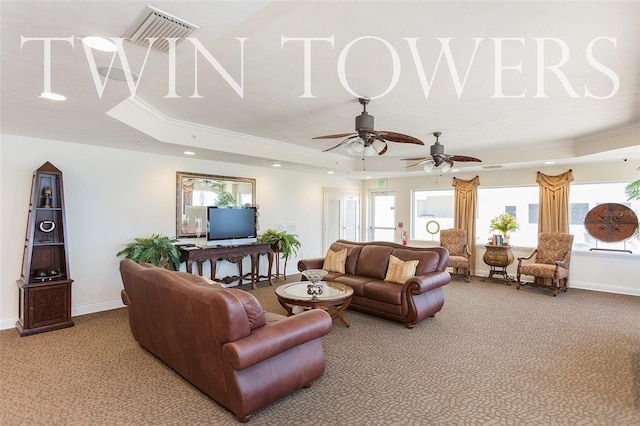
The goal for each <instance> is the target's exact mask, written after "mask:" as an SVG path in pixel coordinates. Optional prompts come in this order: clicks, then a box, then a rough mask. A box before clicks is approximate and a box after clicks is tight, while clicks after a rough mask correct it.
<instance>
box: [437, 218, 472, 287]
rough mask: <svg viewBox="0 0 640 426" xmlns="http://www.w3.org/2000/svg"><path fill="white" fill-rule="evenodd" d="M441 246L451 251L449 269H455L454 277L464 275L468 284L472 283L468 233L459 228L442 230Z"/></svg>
mask: <svg viewBox="0 0 640 426" xmlns="http://www.w3.org/2000/svg"><path fill="white" fill-rule="evenodd" d="M440 246H442V247H444V248H446V249H447V250H449V263H447V267H449V268H453V273H454V275H463V276H464V280H465V281H466V282H469V281H471V260H470V258H471V253H470V252H469V246H468V245H467V231H465V230H464V229H458V228H451V229H443V230H441V231H440ZM461 271H462V272H461Z"/></svg>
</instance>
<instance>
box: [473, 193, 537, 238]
mask: <svg viewBox="0 0 640 426" xmlns="http://www.w3.org/2000/svg"><path fill="white" fill-rule="evenodd" d="M538 197H539V191H538V186H518V187H509V188H482V187H480V188H478V217H477V220H476V244H486V243H487V242H488V241H489V239H490V238H491V236H492V235H493V231H491V230H490V229H489V224H490V223H491V219H493V218H494V217H496V216H498V215H499V214H502V213H509V214H511V215H512V216H515V217H516V219H517V220H518V225H519V226H520V228H519V229H516V230H514V231H511V241H510V243H511V245H516V246H525V247H535V246H537V245H538V204H537V201H538Z"/></svg>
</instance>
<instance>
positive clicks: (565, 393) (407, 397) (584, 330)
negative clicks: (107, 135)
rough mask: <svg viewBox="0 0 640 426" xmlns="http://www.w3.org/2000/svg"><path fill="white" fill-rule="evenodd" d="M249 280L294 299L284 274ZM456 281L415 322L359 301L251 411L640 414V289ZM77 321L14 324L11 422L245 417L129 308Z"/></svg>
mask: <svg viewBox="0 0 640 426" xmlns="http://www.w3.org/2000/svg"><path fill="white" fill-rule="evenodd" d="M295 279H296V276H293V277H291V276H290V277H289V278H288V280H287V282H292V281H294V280H295ZM283 283H285V282H284V281H282V280H281V281H279V282H278V284H283ZM243 288H247V287H243ZM249 291H251V293H252V294H254V295H255V296H256V297H257V298H258V300H260V302H261V304H262V306H263V308H264V309H265V310H267V311H271V312H278V313H284V310H283V309H282V308H281V307H280V305H279V304H278V303H277V300H276V297H275V294H274V287H272V286H265V285H264V283H262V284H261V286H260V287H259V288H258V289H257V290H249ZM444 295H445V304H444V307H443V310H442V311H441V312H439V313H438V314H437V315H436V316H435V317H434V318H428V319H427V320H425V321H422V322H421V323H419V324H418V325H417V326H416V327H415V328H414V329H413V330H409V329H407V328H405V327H404V326H403V325H402V324H398V323H394V322H391V321H388V320H384V319H379V318H376V317H373V316H369V315H365V314H361V313H358V312H355V311H351V310H347V311H346V312H345V318H347V320H348V321H350V322H351V327H345V326H344V325H342V323H340V322H339V321H335V322H334V324H333V330H332V331H331V333H330V334H329V335H327V336H325V337H324V338H323V345H324V349H325V354H326V358H327V368H326V372H325V374H324V375H323V376H322V377H321V378H320V379H319V380H317V381H316V382H315V383H314V384H313V385H312V386H311V387H310V388H308V389H301V390H299V391H297V392H295V393H293V394H291V395H289V396H287V397H285V398H282V399H281V400H279V401H277V402H275V403H273V404H271V405H269V406H267V407H265V408H263V409H261V410H259V411H258V412H256V413H255V414H254V416H253V418H252V420H251V421H250V423H249V424H251V425H254V426H257V425H358V426H360V425H639V424H640V297H634V296H624V295H616V294H608V293H599V292H593V291H586V290H577V289H570V290H569V291H568V292H567V293H560V294H559V295H558V297H552V296H551V294H550V292H549V291H547V290H544V289H538V288H531V287H525V288H522V289H520V290H516V289H515V287H513V286H506V285H504V284H501V283H499V281H495V282H493V281H487V282H481V281H480V280H478V279H474V280H472V282H471V283H466V282H464V281H461V280H457V279H453V280H452V282H451V283H450V284H449V285H447V286H445V287H444ZM74 321H75V326H74V327H72V328H68V329H63V330H57V331H53V332H49V333H42V334H38V335H33V336H29V337H23V338H21V337H19V336H18V333H17V331H16V330H15V329H12V330H4V331H2V332H0V374H1V376H0V384H1V389H2V397H1V398H0V424H2V425H23V424H43V425H45V424H46V425H89V424H91V425H152V424H153V425H226V424H228V425H235V424H238V423H237V422H236V420H235V418H234V417H233V415H232V414H231V413H230V412H228V411H227V410H225V409H224V408H222V407H221V406H219V405H218V404H216V403H215V401H212V400H211V399H210V398H208V397H207V396H206V395H205V394H203V393H202V392H200V391H198V390H197V389H196V388H194V387H193V386H192V385H191V384H189V383H188V382H186V381H185V380H183V379H182V378H181V377H180V376H179V375H177V374H176V373H175V372H173V370H171V369H170V368H168V367H167V366H166V365H164V364H163V363H162V362H160V361H159V360H157V359H156V358H155V357H154V356H153V355H151V354H149V353H148V352H146V351H145V350H144V349H142V348H141V347H140V346H139V345H138V344H137V343H136V342H135V340H134V339H133V338H132V336H131V332H130V330H129V325H128V320H127V311H126V308H123V309H116V310H112V311H106V312H100V313H96V314H90V315H84V316H79V317H75V318H74Z"/></svg>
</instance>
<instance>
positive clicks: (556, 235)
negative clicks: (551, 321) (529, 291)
mask: <svg viewBox="0 0 640 426" xmlns="http://www.w3.org/2000/svg"><path fill="white" fill-rule="evenodd" d="M572 245H573V235H571V234H566V233H564V232H541V233H540V235H538V248H536V249H535V250H533V251H532V252H531V254H530V255H529V256H527V257H519V258H518V272H517V284H516V288H517V289H518V290H519V289H520V287H521V286H523V285H532V286H535V287H546V288H548V289H550V290H551V291H553V295H554V296H557V295H558V290H559V289H562V290H564V291H567V288H568V287H569V263H570V261H571V247H572ZM534 255H535V259H534V261H533V263H524V262H523V261H525V260H530V259H531V258H533V256H534ZM521 275H531V276H533V277H534V280H533V282H524V281H521V280H520V276H521Z"/></svg>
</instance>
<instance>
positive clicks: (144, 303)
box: [120, 259, 332, 423]
mask: <svg viewBox="0 0 640 426" xmlns="http://www.w3.org/2000/svg"><path fill="white" fill-rule="evenodd" d="M120 273H121V276H122V281H123V283H124V289H123V290H122V301H123V302H124V303H125V305H127V306H128V309H129V323H130V326H131V332H132V333H133V337H134V338H135V339H136V340H137V341H138V343H140V345H141V346H142V347H143V348H145V349H146V350H148V351H149V352H151V353H152V354H154V355H155V356H156V357H158V358H159V359H160V360H162V361H163V362H164V363H166V364H167V365H168V366H169V367H171V368H173V369H174V370H175V371H176V372H178V373H179V374H180V375H182V376H183V377H184V378H185V379H187V380H188V381H189V382H191V383H192V384H193V385H194V386H196V387H197V388H199V389H200V390H202V391H203V392H204V393H206V394H207V395H209V396H210V397H211V398H213V399H214V400H215V401H217V402H218V403H219V404H221V405H223V406H224V407H226V408H228V409H229V410H231V411H232V412H233V413H234V414H235V416H236V418H237V419H238V420H239V421H240V422H243V423H244V422H247V421H249V420H250V418H251V415H252V413H254V412H255V411H256V410H258V409H260V408H262V407H264V406H265V405H267V404H269V403H271V402H273V401H276V400H277V399H279V398H281V397H282V396H284V395H287V394H289V393H291V392H293V391H295V390H297V389H299V388H302V387H308V386H309V385H310V384H311V382H313V381H314V380H316V379H317V378H319V377H320V376H322V374H323V373H324V369H325V357H324V351H323V348H322V342H321V339H320V338H321V337H322V336H324V335H326V334H327V333H329V331H331V326H332V321H331V318H330V317H329V315H328V314H327V313H326V312H324V311H322V310H312V311H307V312H303V313H300V314H298V315H295V316H292V317H285V316H282V315H277V314H273V313H269V312H264V311H263V310H262V308H261V306H260V304H259V303H258V301H257V300H256V298H255V297H254V296H253V295H251V294H250V293H248V292H246V291H243V290H239V289H225V288H224V287H221V286H217V285H211V284H209V283H207V282H206V281H205V280H203V279H202V277H199V276H196V275H191V274H188V273H186V272H171V271H168V270H166V269H162V268H157V267H155V266H153V265H144V264H143V265H139V264H137V263H134V262H133V261H131V260H127V259H125V260H122V261H121V263H120Z"/></svg>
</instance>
